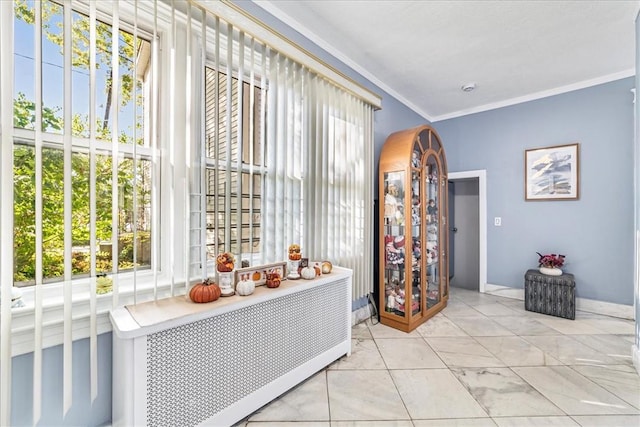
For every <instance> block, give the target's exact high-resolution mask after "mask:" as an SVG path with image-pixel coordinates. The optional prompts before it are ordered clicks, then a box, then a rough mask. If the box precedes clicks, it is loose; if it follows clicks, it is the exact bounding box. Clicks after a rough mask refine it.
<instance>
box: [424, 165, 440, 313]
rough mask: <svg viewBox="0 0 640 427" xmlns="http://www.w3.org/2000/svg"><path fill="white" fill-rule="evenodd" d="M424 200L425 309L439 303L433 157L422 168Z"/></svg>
mask: <svg viewBox="0 0 640 427" xmlns="http://www.w3.org/2000/svg"><path fill="white" fill-rule="evenodd" d="M424 182H425V198H424V200H425V201H426V203H427V206H426V208H425V220H426V221H425V225H426V227H425V228H426V230H425V233H426V235H425V242H426V247H425V248H424V249H425V255H426V259H425V265H426V270H427V271H426V273H427V289H426V292H427V309H428V308H430V307H433V306H434V305H436V304H437V303H438V302H440V299H441V295H440V279H441V277H440V276H441V272H440V262H439V261H440V226H439V225H440V224H439V219H440V212H439V209H440V192H439V189H440V171H439V169H438V162H437V160H436V158H435V157H434V156H433V155H429V157H427V161H426V164H425V168H424Z"/></svg>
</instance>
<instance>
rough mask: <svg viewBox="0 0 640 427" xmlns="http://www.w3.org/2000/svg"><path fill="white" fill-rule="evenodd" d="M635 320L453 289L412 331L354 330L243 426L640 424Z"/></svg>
mask: <svg viewBox="0 0 640 427" xmlns="http://www.w3.org/2000/svg"><path fill="white" fill-rule="evenodd" d="M634 328H635V326H634V322H633V321H630V320H623V319H617V318H613V317H607V316H600V315H597V314H592V313H586V312H577V314H576V319H575V320H568V319H562V318H558V317H552V316H547V315H543V314H539V313H532V312H529V311H525V310H524V302H523V301H520V300H515V299H509V298H504V297H498V296H491V295H487V294H479V293H477V292H471V291H466V290H463V289H457V288H452V289H451V297H450V300H449V304H448V306H447V308H445V309H444V310H443V311H442V312H441V313H439V314H438V315H437V316H435V317H434V318H432V319H431V320H429V321H427V323H425V324H423V325H421V326H420V327H419V328H417V329H416V330H414V331H413V332H411V333H409V334H406V333H403V332H399V331H397V330H395V329H392V328H389V327H387V326H383V325H381V324H371V323H370V322H366V323H361V324H358V325H356V326H354V327H353V336H352V338H353V340H352V350H351V351H352V353H351V356H349V357H343V358H341V359H340V360H338V361H336V362H334V363H333V364H332V365H330V366H329V367H327V368H326V369H324V370H322V371H320V372H318V373H317V374H316V375H315V376H313V377H311V378H310V379H308V380H307V381H305V382H304V383H302V384H300V385H299V386H297V387H296V388H294V389H292V390H290V391H289V392H288V393H286V394H284V395H282V396H280V397H279V398H278V399H276V400H274V401H273V402H271V403H270V404H268V405H266V406H264V407H263V408H261V409H260V410H258V411H256V412H255V413H253V414H252V415H251V416H250V417H248V418H247V419H246V420H244V421H242V422H240V423H238V424H237V426H242V427H276V426H278V427H280V426H289V427H347V426H353V427H427V426H429V427H432V426H438V427H440V426H442V427H449V426H460V427H466V426H469V427H480V426H482V427H484V426H498V427H506V426H513V427H521V426H585V427H586V426H606V427H614V426H634V427H638V426H640V377H639V376H638V373H637V372H636V371H635V369H634V367H633V364H632V360H631V346H632V344H633V342H634V338H633V333H634Z"/></svg>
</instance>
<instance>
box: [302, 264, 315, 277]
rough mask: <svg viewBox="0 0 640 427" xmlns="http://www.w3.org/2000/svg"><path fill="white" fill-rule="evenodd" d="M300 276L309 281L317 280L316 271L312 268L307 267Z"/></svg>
mask: <svg viewBox="0 0 640 427" xmlns="http://www.w3.org/2000/svg"><path fill="white" fill-rule="evenodd" d="M300 275H301V276H302V278H303V279H307V280H311V279H315V278H316V269H315V268H313V267H311V266H308V267H305V268H303V269H302V271H301V272H300Z"/></svg>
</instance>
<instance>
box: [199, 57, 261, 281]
mask: <svg viewBox="0 0 640 427" xmlns="http://www.w3.org/2000/svg"><path fill="white" fill-rule="evenodd" d="M209 55H213V53H210V52H208V55H207V56H209ZM204 67H205V68H209V69H211V70H212V71H213V72H218V73H223V74H226V71H227V67H226V65H220V64H219V65H218V69H216V66H215V62H214V61H213V60H211V59H208V60H207V62H206V63H205V65H204ZM231 71H232V73H231V78H233V79H238V70H237V69H232V70H231ZM205 72H206V71H205V70H203V73H205ZM260 81H261V77H260V76H259V75H258V74H257V73H255V76H254V83H253V87H254V88H256V89H258V90H260V91H262V93H263V96H265V97H266V96H268V91H267V90H266V88H264V89H263V88H262V86H261V85H260ZM242 84H243V85H244V84H249V80H248V79H247V76H243V78H242ZM266 84H267V87H268V82H267V83H266ZM203 95H204V94H203ZM204 108H205V114H206V103H205V105H204ZM265 108H267V105H266V102H265ZM265 114H266V113H265ZM243 118H244V114H243ZM263 118H264V119H265V120H266V115H265V117H263ZM241 126H242V127H243V129H242V130H244V123H243V124H241ZM245 142H246V141H245ZM203 143H204V144H206V142H203ZM262 144H263V145H264V146H263V147H262V155H264V151H265V149H266V144H267V141H266V138H264V137H263V141H262ZM239 156H242V153H239ZM263 162H264V159H263ZM208 169H213V170H221V171H226V170H227V165H226V162H225V161H221V160H219V159H212V158H211V157H208V156H205V169H204V170H203V173H204V174H205V177H203V179H205V180H206V173H207V170H208ZM229 170H230V172H236V173H237V174H239V178H238V179H241V177H242V174H244V173H247V174H252V175H259V176H260V177H261V185H262V187H263V188H264V177H265V175H266V174H267V173H268V168H267V166H266V165H264V166H263V165H253V168H252V167H251V165H249V164H248V163H244V162H242V166H241V167H240V168H238V167H237V164H236V163H234V162H232V163H231V168H230V169H229ZM206 190H207V189H206V188H205V189H204V191H205V192H206ZM236 196H237V195H236ZM224 197H226V196H224ZM250 203H252V201H251V202H250ZM260 204H261V207H260V215H261V221H260V227H262V226H263V220H262V216H263V215H264V214H265V212H264V209H263V206H262V189H261V197H260ZM239 208H240V209H241V206H240V207H239ZM202 227H203V228H205V229H206V228H207V221H206V219H205V223H204V224H202ZM239 228H240V235H239V236H238V238H239V239H240V240H242V225H241V224H240V227H239ZM251 232H253V230H251ZM261 238H262V237H261ZM260 243H261V246H260V247H261V250H260V252H251V253H246V254H245V253H242V255H243V258H244V259H248V261H249V264H250V265H257V264H259V263H260V262H261V260H262V253H261V252H262V240H261V242H260ZM204 244H205V246H206V245H207V241H205V242H204ZM239 245H240V247H242V242H240V243H239ZM234 255H236V256H237V255H239V254H236V253H234ZM240 261H241V260H240V259H237V260H236V263H237V264H238V267H239V266H240V264H239V263H240ZM215 268H216V265H215V257H214V258H213V259H210V258H209V259H208V260H207V271H215Z"/></svg>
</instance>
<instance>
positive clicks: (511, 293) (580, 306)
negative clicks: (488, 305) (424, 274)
mask: <svg viewBox="0 0 640 427" xmlns="http://www.w3.org/2000/svg"><path fill="white" fill-rule="evenodd" d="M484 289H485V293H486V294H490V295H495V296H500V297H506V298H514V299H519V300H522V301H524V289H519V288H510V287H508V286H501V285H492V284H489V283H487V284H486V285H485V286H484ZM576 310H580V311H587V312H589V313H596V314H602V315H604V316H611V317H619V318H622V319H629V320H634V319H635V311H634V308H633V305H624V304H614V303H611V302H604V301H596V300H592V299H587V298H576Z"/></svg>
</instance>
